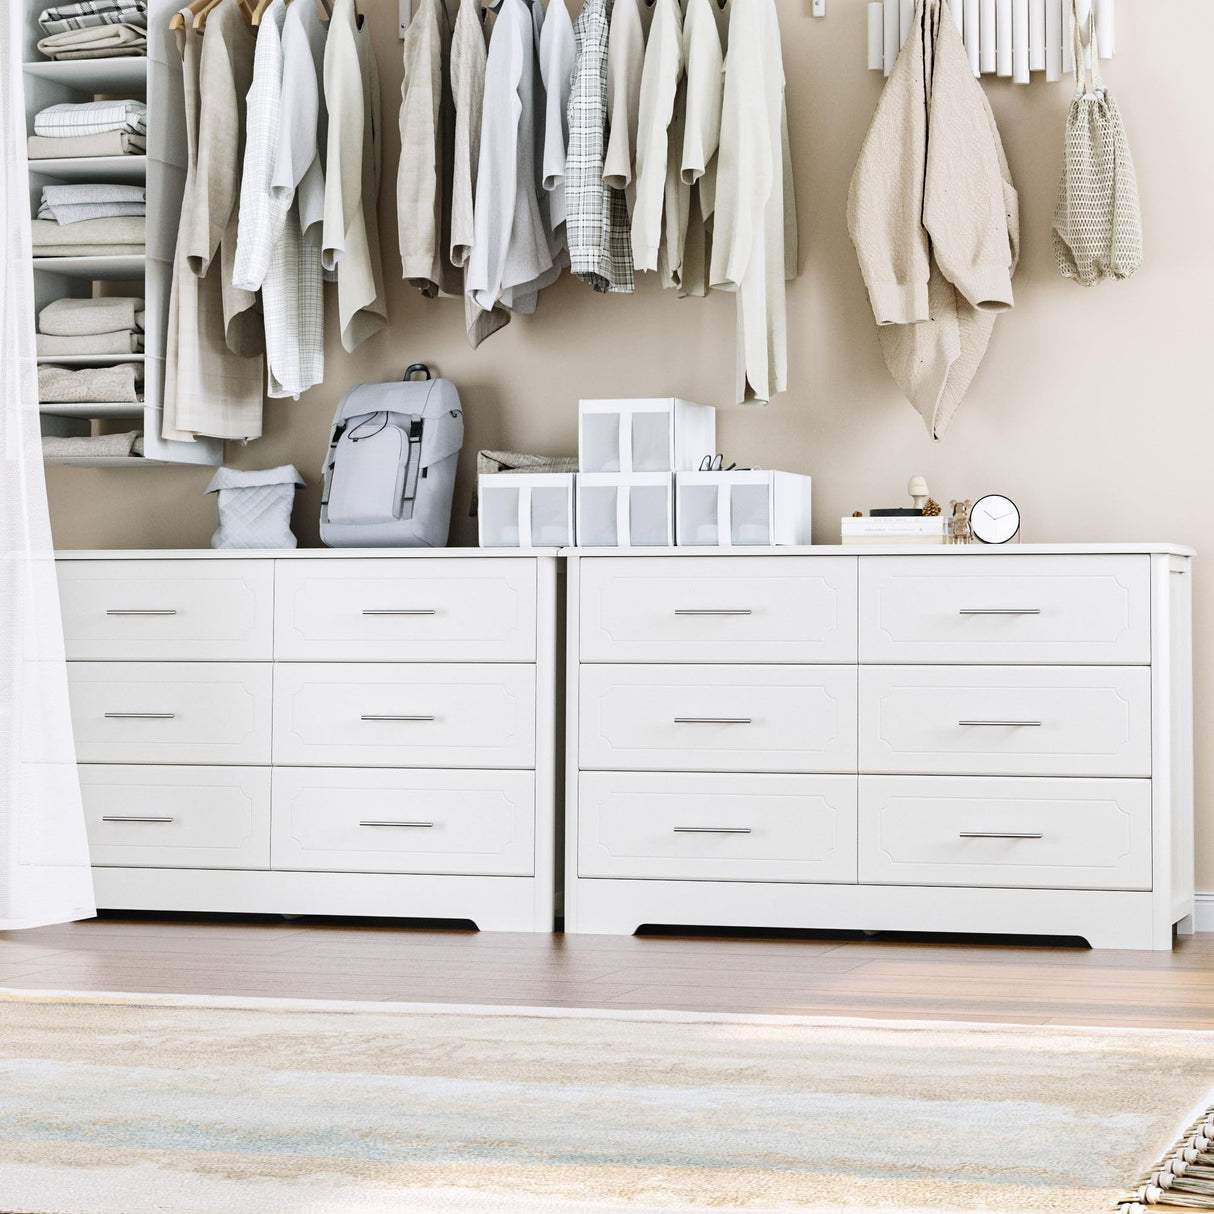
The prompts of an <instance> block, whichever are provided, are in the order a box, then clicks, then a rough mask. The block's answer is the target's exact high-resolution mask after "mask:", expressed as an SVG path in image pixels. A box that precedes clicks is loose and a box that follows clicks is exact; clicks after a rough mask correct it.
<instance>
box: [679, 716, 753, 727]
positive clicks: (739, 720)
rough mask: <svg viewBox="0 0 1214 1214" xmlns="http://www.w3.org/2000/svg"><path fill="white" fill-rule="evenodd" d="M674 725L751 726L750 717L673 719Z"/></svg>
mask: <svg viewBox="0 0 1214 1214" xmlns="http://www.w3.org/2000/svg"><path fill="white" fill-rule="evenodd" d="M674 723H675V724H676V725H753V724H754V721H753V720H752V719H751V718H750V717H675V719H674Z"/></svg>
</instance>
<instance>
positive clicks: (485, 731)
mask: <svg viewBox="0 0 1214 1214" xmlns="http://www.w3.org/2000/svg"><path fill="white" fill-rule="evenodd" d="M274 687H275V690H274V762H275V763H284V764H290V765H292V766H304V767H306V766H310V765H315V764H335V765H337V766H347V767H507V768H510V767H513V768H526V767H533V766H534V765H535V669H534V667H532V666H509V665H507V666H489V665H486V666H454V665H452V666H432V665H416V666H407V665H385V666H371V665H348V666H342V665H316V664H294V663H280V664H279V665H278V666H276V667H275V673H274Z"/></svg>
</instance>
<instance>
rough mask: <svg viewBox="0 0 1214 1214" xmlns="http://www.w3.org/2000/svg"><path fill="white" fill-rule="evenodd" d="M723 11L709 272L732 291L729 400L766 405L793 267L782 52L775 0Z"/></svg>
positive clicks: (779, 386)
mask: <svg viewBox="0 0 1214 1214" xmlns="http://www.w3.org/2000/svg"><path fill="white" fill-rule="evenodd" d="M732 10H733V11H732V12H731V13H730V19H729V51H728V53H727V54H726V57H725V91H724V96H723V99H722V103H721V143H720V149H719V151H718V153H717V157H718V160H717V191H716V206H715V208H714V220H713V225H714V226H713V246H712V265H711V273H710V280H711V285H712V286H714V287H718V288H720V289H721V290H725V291H735V292H737V296H738V300H737V302H738V379H737V400H738V403H739V404H744V403H746V401H747V400H749V399H752V398H753V399H754V400H756V401H759V402H760V403H766V402H767V401H769V400H770V399H771V398H772V396H774V395H775V394H776V393H777V392H783V391H784V390H785V389H786V388H787V386H788V333H787V320H786V311H785V282H786V280H788V279H791V278H794V277H796V267H797V235H796V230H797V229H796V223H797V211H796V202H795V198H794V195H793V180H792V168H791V158H790V155H789V147H788V119H787V112H786V109H785V101H784V60H783V54H782V51H781V47H780V25H779V21H778V19H777V17H776V7H775V3H774V0H733V3H732Z"/></svg>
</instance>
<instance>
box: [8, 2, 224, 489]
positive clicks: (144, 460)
mask: <svg viewBox="0 0 1214 1214" xmlns="http://www.w3.org/2000/svg"><path fill="white" fill-rule="evenodd" d="M22 2H23V4H24V12H25V44H24V47H23V59H24V62H23V63H22V64H21V69H22V72H23V79H24V83H25V111H26V128H27V132H28V133H30V134H32V133H33V129H34V115H35V114H37V113H38V111H39V110H42V109H44V108H45V107H46V106H48V105H55V104H58V103H60V102H79V101H91V100H93V99H94V98H99V97H137V98H139V99H141V100H146V101H147V106H148V114H147V127H148V130H147V155H145V156H87V157H78V158H72V157H63V158H59V159H53V160H31V161H29V162H28V174H29V195H30V204H31V208H32V209H31V214H33V213H36V212H37V207H38V202H39V200H40V199H41V196H42V187H43V186H44V185H48V184H60V183H69V182H70V183H77V182H122V183H123V184H142V185H144V186H145V189H146V191H147V244H146V252H145V253H144V254H143V255H140V256H114V257H35V258H34V259H33V265H34V298H35V305H36V307H37V308H38V309H41V308H42V307H43V306H45V305H46V304H48V303H50V302H51V301H52V300H55V299H62V298H64V297H65V296H79V297H82V298H87V297H88V296H91V295H94V294H103V295H104V294H120V295H141V296H142V298H143V300H144V305H145V309H146V323H145V327H144V352H143V353H142V354H97V355H84V354H78V355H73V356H67V357H65V356H60V355H56V356H51V357H40V358H39V359H38V361H39V362H40V363H54V364H56V365H58V366H70V367H102V366H113V365H114V364H116V363H141V364H142V365H143V397H144V398H143V401H142V402H140V403H138V404H104V403H102V404H78V405H77V404H72V405H40V406H39V408H40V411H41V414H42V433H43V434H44V435H52V434H54V435H88V434H93V433H95V432H98V431H114V430H118V431H127V430H138V431H139V432H140V434H141V437H142V439H143V450H144V454H143V455H141V456H126V457H118V458H115V457H105V456H85V457H67V458H64V459H57V458H56V459H50V460H48V462H49V463H62V464H70V465H73V466H77V467H89V468H112V467H132V468H133V467H165V466H169V465H174V464H203V465H213V466H217V465H219V464H220V463H222V462H223V443H222V442H221V441H219V440H218V439H198V440H197V441H195V442H192V443H191V442H166V441H165V440H164V439H162V438H161V437H160V431H161V417H162V414H163V400H164V371H165V352H166V345H167V335H168V316H169V290H170V287H171V284H172V279H173V251H174V247H175V245H176V240H177V225H178V219H179V217H180V214H181V198H182V191H183V188H184V185H185V162H186V138H185V115H184V112H183V101H182V87H181V62H180V59H179V58H178V54H177V48H176V47H175V46H174V45H173V42H172V38H173V35H172V34H171V33H170V31H169V18H170V17H171V16H172V14H173V12H174V11H175V10H176V4H175V0H149V2H148V55H147V57H146V58H143V57H134V56H130V57H119V58H112V59H77V60H70V61H52V60H48V59H45V58H43V57H42V56H41V55H39V53H38V51H37V48H36V44H37V41H38V39H39V37H40V36H41V31H40V30H39V28H38V20H37V19H38V14H39V13H40V12H41V11H42V9H43V7H44V4H43V2H42V0H22Z"/></svg>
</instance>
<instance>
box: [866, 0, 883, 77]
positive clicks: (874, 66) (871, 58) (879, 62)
mask: <svg viewBox="0 0 1214 1214" xmlns="http://www.w3.org/2000/svg"><path fill="white" fill-rule="evenodd" d="M884 66H885V5H883V4H882V3H881V0H876V2H875V3H873V4H870V5H869V6H868V70H869V71H870V72H872V71H878V72H879V71H880V70H881V69H882V68H883V67H884Z"/></svg>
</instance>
